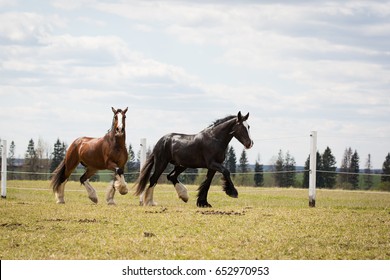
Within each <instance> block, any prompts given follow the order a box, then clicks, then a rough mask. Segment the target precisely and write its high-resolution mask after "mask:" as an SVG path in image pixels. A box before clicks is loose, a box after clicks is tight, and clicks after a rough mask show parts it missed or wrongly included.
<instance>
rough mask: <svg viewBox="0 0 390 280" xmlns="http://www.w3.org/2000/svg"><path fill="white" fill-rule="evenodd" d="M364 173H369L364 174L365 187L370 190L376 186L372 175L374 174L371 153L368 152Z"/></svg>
mask: <svg viewBox="0 0 390 280" xmlns="http://www.w3.org/2000/svg"><path fill="white" fill-rule="evenodd" d="M364 174H367V175H366V176H364V189H366V190H369V189H371V188H372V187H373V186H374V181H373V178H372V176H371V174H372V164H371V155H370V154H368V156H367V160H366V168H365V169H364Z"/></svg>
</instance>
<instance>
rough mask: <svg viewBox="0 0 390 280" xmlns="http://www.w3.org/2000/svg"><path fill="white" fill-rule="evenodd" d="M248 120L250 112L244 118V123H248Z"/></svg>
mask: <svg viewBox="0 0 390 280" xmlns="http://www.w3.org/2000/svg"><path fill="white" fill-rule="evenodd" d="M248 118H249V112H248V114H246V115H245V116H244V118H243V121H246V120H247V119H248Z"/></svg>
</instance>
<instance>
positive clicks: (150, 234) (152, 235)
mask: <svg viewBox="0 0 390 280" xmlns="http://www.w3.org/2000/svg"><path fill="white" fill-rule="evenodd" d="M155 236H156V235H155V234H154V233H153V232H144V237H155Z"/></svg>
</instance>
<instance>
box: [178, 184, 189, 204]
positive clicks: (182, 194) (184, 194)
mask: <svg viewBox="0 0 390 280" xmlns="http://www.w3.org/2000/svg"><path fill="white" fill-rule="evenodd" d="M175 189H176V192H177V195H178V196H179V198H180V199H181V200H183V201H184V202H187V201H188V199H189V196H188V191H187V188H186V187H185V186H184V185H183V184H182V183H180V182H179V183H176V184H175Z"/></svg>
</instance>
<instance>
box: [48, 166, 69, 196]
mask: <svg viewBox="0 0 390 280" xmlns="http://www.w3.org/2000/svg"><path fill="white" fill-rule="evenodd" d="M65 169H66V167H65V159H64V160H63V161H61V163H60V165H58V167H57V168H56V170H54V172H53V177H52V178H51V186H52V187H53V192H56V191H57V188H58V187H59V186H60V185H61V184H62V183H63V182H65V180H66V176H65Z"/></svg>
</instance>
